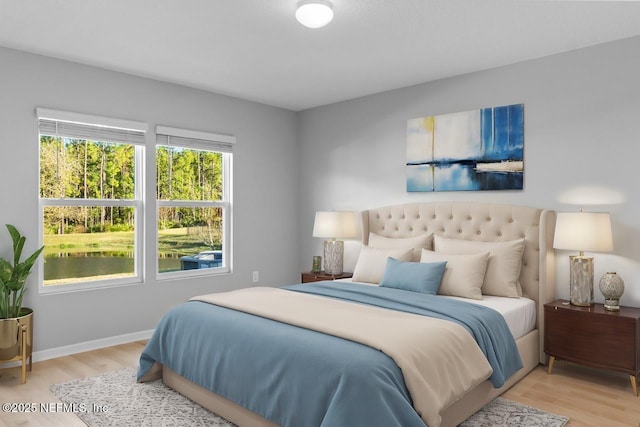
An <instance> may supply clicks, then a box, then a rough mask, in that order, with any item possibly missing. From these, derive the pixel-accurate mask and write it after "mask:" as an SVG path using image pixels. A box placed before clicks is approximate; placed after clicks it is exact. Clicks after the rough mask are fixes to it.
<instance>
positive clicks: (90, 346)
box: [0, 329, 154, 368]
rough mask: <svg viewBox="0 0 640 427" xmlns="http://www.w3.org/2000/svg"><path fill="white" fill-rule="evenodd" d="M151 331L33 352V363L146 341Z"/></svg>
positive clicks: (4, 366)
mask: <svg viewBox="0 0 640 427" xmlns="http://www.w3.org/2000/svg"><path fill="white" fill-rule="evenodd" d="M153 331H154V330H153V329H149V330H146V331H139V332H132V333H130V334H124V335H117V336H115V337H108V338H101V339H98V340H92V341H85V342H81V343H78V344H72V345H65V346H62V347H56V348H50V349H48V350H41V351H34V352H33V362H41V361H43V360H49V359H55V358H58V357H63V356H70V355H72V354H77V353H83V352H85V351H91V350H98V349H100V348H105V347H113V346H114V345H120V344H127V343H130V342H134V341H141V340H147V339H149V338H151V335H153ZM15 366H20V362H11V363H7V364H3V365H2V366H0V368H11V367H15Z"/></svg>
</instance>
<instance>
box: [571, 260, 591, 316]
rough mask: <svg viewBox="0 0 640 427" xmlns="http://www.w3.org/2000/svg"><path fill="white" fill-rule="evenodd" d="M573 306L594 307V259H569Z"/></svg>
mask: <svg viewBox="0 0 640 427" xmlns="http://www.w3.org/2000/svg"><path fill="white" fill-rule="evenodd" d="M569 271H570V279H569V286H570V288H569V293H570V301H571V305H578V306H582V307H589V306H591V305H593V257H586V256H570V257H569Z"/></svg>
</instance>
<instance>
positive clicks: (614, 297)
mask: <svg viewBox="0 0 640 427" xmlns="http://www.w3.org/2000/svg"><path fill="white" fill-rule="evenodd" d="M600 292H601V293H602V296H603V297H604V308H605V310H609V311H619V310H620V298H621V297H622V294H623V293H624V280H622V278H621V277H620V276H618V275H617V274H616V272H615V271H612V272H608V273H606V274H605V275H604V276H602V278H601V279H600Z"/></svg>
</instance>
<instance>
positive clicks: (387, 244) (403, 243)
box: [369, 233, 433, 262]
mask: <svg viewBox="0 0 640 427" xmlns="http://www.w3.org/2000/svg"><path fill="white" fill-rule="evenodd" d="M369 246H370V247H372V248H382V249H397V248H404V249H406V248H413V259H412V260H411V261H416V262H417V261H420V253H421V251H422V250H423V249H433V234H431V233H425V234H421V235H419V236H415V237H404V238H398V239H396V238H393V237H384V236H381V235H379V234H376V233H369Z"/></svg>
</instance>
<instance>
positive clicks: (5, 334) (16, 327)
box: [0, 308, 33, 384]
mask: <svg viewBox="0 0 640 427" xmlns="http://www.w3.org/2000/svg"><path fill="white" fill-rule="evenodd" d="M20 314H21V316H19V317H13V318H10V319H0V363H4V362H13V361H21V362H22V383H23V384H24V383H25V382H27V373H26V366H27V365H26V362H27V359H29V371H31V365H32V362H33V360H32V351H33V310H32V309H30V308H22V310H20Z"/></svg>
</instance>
